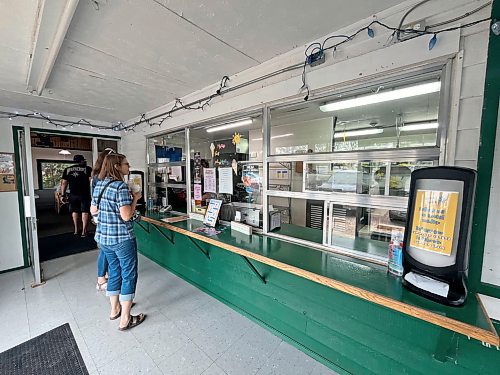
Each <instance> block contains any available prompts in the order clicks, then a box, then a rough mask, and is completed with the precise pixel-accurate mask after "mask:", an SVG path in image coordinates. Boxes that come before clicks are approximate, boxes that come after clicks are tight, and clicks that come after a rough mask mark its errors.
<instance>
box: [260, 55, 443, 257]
mask: <svg viewBox="0 0 500 375" xmlns="http://www.w3.org/2000/svg"><path fill="white" fill-rule="evenodd" d="M432 73H440V80H441V89H440V92H439V107H438V121H439V123H440V124H442V126H439V128H438V130H437V134H436V137H437V138H436V146H430V147H429V146H426V147H414V148H391V149H382V150H380V149H375V150H355V151H340V152H339V151H337V152H328V153H312V154H290V155H281V154H279V155H277V154H271V142H270V140H271V110H274V109H282V108H287V107H293V106H296V105H298V104H300V103H301V101H300V100H299V99H295V100H291V101H287V102H283V103H276V104H274V105H269V106H268V105H266V106H265V107H264V119H263V127H264V129H263V141H262V146H263V151H264V155H263V162H264V174H265V180H264V182H263V183H264V190H263V199H262V200H263V206H264V216H263V219H264V220H263V221H264V223H263V234H265V235H268V236H271V237H276V238H280V239H283V240H287V241H293V242H296V243H300V244H303V245H305V246H308V247H313V248H317V249H321V250H326V251H330V252H335V253H340V254H343V255H347V256H352V257H355V258H359V259H363V260H366V261H369V262H373V263H378V264H383V265H385V264H386V263H387V258H381V257H378V256H374V255H370V254H366V253H363V252H360V251H356V250H355V249H344V248H341V247H335V246H326V245H324V244H322V245H318V244H317V243H314V242H310V241H306V240H302V239H298V238H293V237H289V236H285V235H280V234H277V233H273V232H270V231H269V223H268V215H269V213H268V212H269V203H268V202H269V197H282V198H302V199H304V200H307V199H312V200H323V202H324V205H325V206H326V205H327V204H329V202H336V203H338V204H344V205H351V206H359V207H366V208H381V209H392V210H402V211H406V210H407V207H408V198H407V197H397V196H387V195H373V196H370V195H367V194H364V195H363V194H357V193H342V192H341V193H338V192H312V191H306V190H305V189H304V177H303V189H302V192H292V191H274V190H269V181H268V173H269V172H268V170H269V165H270V163H280V162H281V163H283V162H293V161H296V162H303V163H304V165H305V164H306V163H307V162H325V163H335V162H346V161H351V162H352V161H358V162H359V161H365V160H369V161H385V162H391V163H392V162H398V161H417V160H432V161H433V162H434V163H436V162H437V165H443V164H444V163H445V155H446V141H447V135H448V125H449V118H450V103H451V97H450V91H451V89H450V86H451V75H452V63H451V61H448V62H446V63H438V64H437V65H433V66H427V67H424V68H420V69H415V70H413V71H410V72H407V73H404V74H401V75H394V76H391V77H386V78H382V79H373V80H370V81H368V83H364V84H357V85H354V86H350V87H348V86H344V87H343V88H342V87H340V88H337V89H336V90H334V91H335V92H333V90H330V91H329V92H328V91H327V92H325V93H322V94H321V96H319V95H318V96H312V95H311V99H310V100H314V101H317V100H321V99H323V98H327V97H331V96H332V94H334V93H339V94H340V93H342V94H346V95H347V94H350V95H356V93H357V92H360V91H361V90H362V89H363V87H366V86H372V85H377V84H379V85H381V84H383V83H384V82H398V81H404V80H408V79H409V78H417V77H418V76H422V77H425V76H426V75H428V74H432ZM325 215H326V210H324V216H323V221H324V223H323V224H324V225H323V236H325V228H326V217H325Z"/></svg>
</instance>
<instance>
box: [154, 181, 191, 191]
mask: <svg viewBox="0 0 500 375" xmlns="http://www.w3.org/2000/svg"><path fill="white" fill-rule="evenodd" d="M148 185H149V186H156V187H163V188H167V187H171V188H176V189H186V184H178V183H175V182H174V183H171V182H150V183H148Z"/></svg>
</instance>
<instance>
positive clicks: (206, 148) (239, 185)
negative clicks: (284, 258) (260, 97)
mask: <svg viewBox="0 0 500 375" xmlns="http://www.w3.org/2000/svg"><path fill="white" fill-rule="evenodd" d="M261 129H262V115H261V113H258V114H255V115H250V116H248V117H247V118H245V119H241V118H240V119H234V120H230V119H229V120H226V121H223V122H222V123H221V122H216V121H214V122H211V123H207V124H204V125H200V126H197V127H195V128H193V129H190V135H189V140H190V159H191V163H190V167H191V168H190V169H191V186H190V189H191V202H190V210H191V213H193V214H199V215H204V213H205V210H206V207H207V205H208V202H209V200H210V199H220V200H222V201H223V205H222V207H221V210H220V220H221V221H223V222H230V221H233V220H235V221H239V222H242V223H246V224H248V225H251V226H252V227H254V228H262V222H263V219H262V215H263V207H262V178H263V171H262V168H263V165H262V159H261V156H262V153H261V152H258V151H257V150H255V148H253V145H254V144H255V143H253V142H255V141H253V140H252V141H250V137H251V136H252V137H254V136H253V133H252V132H253V131H254V130H259V131H261ZM261 144H262V142H261ZM261 149H262V148H261V147H260V150H261Z"/></svg>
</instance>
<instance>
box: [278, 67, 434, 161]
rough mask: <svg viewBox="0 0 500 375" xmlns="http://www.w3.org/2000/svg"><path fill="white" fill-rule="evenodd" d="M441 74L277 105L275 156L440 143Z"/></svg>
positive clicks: (422, 145) (426, 145) (412, 146)
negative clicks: (291, 104) (314, 99)
mask: <svg viewBox="0 0 500 375" xmlns="http://www.w3.org/2000/svg"><path fill="white" fill-rule="evenodd" d="M440 90H441V84H440V72H435V73H431V74H426V75H425V76H418V77H411V78H407V79H403V80H398V81H397V82H389V83H387V84H377V85H374V86H372V87H365V88H361V89H358V90H353V91H351V92H346V93H345V94H337V95H335V96H330V97H326V98H322V99H320V100H316V101H309V102H306V103H300V104H297V105H293V106H288V107H282V108H274V109H272V110H271V117H270V154H271V155H282V154H307V153H331V152H346V151H361V150H376V149H397V148H409V147H411V148H414V147H428V146H438V145H439V143H438V139H437V137H438V133H439V132H438V128H439V126H440V125H439V124H438V114H439V100H440Z"/></svg>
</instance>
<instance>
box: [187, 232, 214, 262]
mask: <svg viewBox="0 0 500 375" xmlns="http://www.w3.org/2000/svg"><path fill="white" fill-rule="evenodd" d="M186 237H187V238H189V240H190V241H191V242H192V243H193V245H194V246H196V247H197V248H198V250H200V251H201V252H202V253H203V255H205V256H206V257H207V258H208V259H210V254H209V253H208V251H206V250H203V248H202V247H201V246H200V245H198V243H197V242H196V241H195V240H194V239H193V238H192V237H189V236H186Z"/></svg>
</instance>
